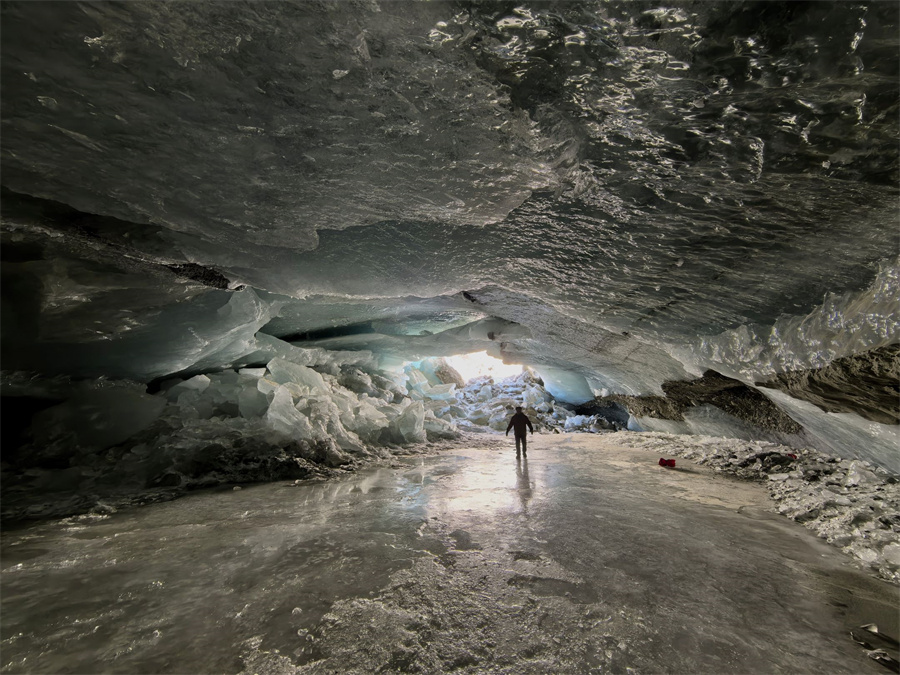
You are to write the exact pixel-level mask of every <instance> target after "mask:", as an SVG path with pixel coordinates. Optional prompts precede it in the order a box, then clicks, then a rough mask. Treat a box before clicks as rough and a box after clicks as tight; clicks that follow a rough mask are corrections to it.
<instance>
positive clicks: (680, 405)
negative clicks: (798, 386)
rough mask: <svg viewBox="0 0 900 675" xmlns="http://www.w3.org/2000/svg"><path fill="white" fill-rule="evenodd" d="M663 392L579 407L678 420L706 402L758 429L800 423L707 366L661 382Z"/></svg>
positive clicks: (786, 429) (793, 428)
mask: <svg viewBox="0 0 900 675" xmlns="http://www.w3.org/2000/svg"><path fill="white" fill-rule="evenodd" d="M662 389H663V391H664V392H665V396H624V395H621V394H614V395H610V396H606V397H601V398H597V399H595V400H594V401H593V402H592V403H591V404H590V405H589V406H588V407H586V406H584V405H583V406H580V407H579V408H578V409H579V410H595V409H596V410H600V409H602V408H604V407H608V406H609V405H618V406H621V407H624V408H626V409H627V410H628V411H629V412H630V413H631V414H632V415H634V416H635V417H655V418H658V419H665V420H676V421H681V420H683V419H684V416H683V413H684V411H686V410H688V409H689V408H693V407H696V406H700V405H703V404H708V405H712V406H715V407H716V408H719V409H720V410H723V411H725V412H727V413H728V414H730V415H733V416H734V417H736V418H738V419H741V420H744V421H746V422H749V423H751V424H753V425H755V426H757V427H759V428H761V429H765V430H768V431H778V432H783V433H788V434H796V433H798V432H800V431H801V430H802V427H801V426H800V425H799V424H797V423H796V422H795V421H794V420H792V419H791V418H790V417H788V416H787V415H786V414H785V413H784V412H782V411H781V410H780V409H779V408H778V407H777V406H776V405H775V404H774V403H772V402H771V401H770V400H769V399H767V398H766V397H765V396H763V395H762V394H760V393H759V392H758V391H756V390H755V389H753V388H751V387H748V386H747V385H746V384H744V383H743V382H740V381H738V380H735V379H732V378H730V377H725V376H724V375H720V374H719V373H716V372H715V371H712V370H708V371H706V372H705V373H704V374H703V377H701V378H698V379H695V380H690V381H669V382H664V383H663V385H662Z"/></svg>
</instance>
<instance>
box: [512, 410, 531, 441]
mask: <svg viewBox="0 0 900 675" xmlns="http://www.w3.org/2000/svg"><path fill="white" fill-rule="evenodd" d="M526 426H527V427H528V428H529V429H531V433H534V427H533V426H531V420H530V419H528V415H526V414H525V413H523V412H517V413H516V414H515V415H513V416H512V419H511V420H510V421H509V426H508V427H506V433H509V430H510V429H515V430H516V431H515V434H516V436H524V435H525V427H526Z"/></svg>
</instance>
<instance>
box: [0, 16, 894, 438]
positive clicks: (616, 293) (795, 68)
mask: <svg viewBox="0 0 900 675" xmlns="http://www.w3.org/2000/svg"><path fill="white" fill-rule="evenodd" d="M898 36H900V31H898V10H897V5H896V4H895V3H891V2H873V3H867V2H852V3H851V2H830V3H821V2H813V3H803V2H790V3H780V2H772V3H770V2H684V1H679V2H672V3H666V4H662V5H661V4H657V3H654V2H615V1H612V2H603V1H599V0H592V1H584V2H581V1H567V2H522V3H515V2H462V1H460V2H394V1H392V2H388V1H383V2H376V1H375V0H358V1H351V0H348V1H346V2H329V1H324V0H322V1H312V0H310V1H305V2H247V3H243V2H168V3H160V2H111V3H91V2H79V3H74V2H3V3H2V186H3V193H2V210H3V212H2V216H3V229H2V249H0V250H2V255H3V286H2V291H3V315H2V331H3V334H2V338H3V344H2V346H3V352H2V359H3V364H2V365H3V369H4V372H5V373H7V374H9V373H17V372H18V373H21V372H29V373H35V372H36V373H39V374H42V375H60V374H63V375H70V376H73V377H79V378H90V377H101V376H105V377H111V378H129V379H132V380H137V381H139V382H150V381H151V380H154V379H156V378H162V377H165V376H167V375H171V374H173V373H190V372H205V371H212V370H215V369H217V368H223V367H228V366H231V365H234V364H244V363H251V362H253V361H254V358H257V360H258V354H259V353H264V352H265V345H264V342H265V339H266V338H265V336H266V335H273V336H276V337H280V338H283V339H286V340H290V341H295V342H297V343H300V342H302V343H304V344H309V345H313V346H320V347H325V348H330V349H350V350H354V349H371V350H373V351H374V352H375V353H376V354H379V355H380V356H381V357H382V358H383V359H384V362H385V363H386V364H387V363H390V362H396V361H402V360H403V359H415V358H421V357H422V356H428V355H448V354H453V353H460V352H465V351H478V350H482V349H487V350H488V351H489V352H490V353H492V354H494V355H496V356H502V357H504V358H505V359H506V360H508V361H514V362H521V363H526V364H531V365H534V366H537V367H538V368H539V369H543V371H542V372H543V373H546V374H547V378H549V379H550V380H554V379H555V380H558V382H557V383H558V384H559V383H561V384H559V386H560V387H562V388H563V389H565V388H566V387H569V391H570V392H571V391H574V390H577V389H578V387H575V388H574V390H573V389H572V387H570V386H569V385H570V384H571V382H570V380H566V377H567V375H566V374H567V373H568V374H573V373H574V374H576V375H577V376H578V377H581V378H583V382H582V384H581V385H580V386H581V391H582V392H586V393H584V395H579V394H578V391H575V393H572V396H571V397H572V398H582V399H583V398H588V397H590V396H591V395H593V394H599V393H609V394H634V395H637V394H661V393H662V385H663V383H664V382H667V381H678V380H690V379H693V378H696V377H698V376H699V375H701V374H702V373H703V372H704V371H706V370H707V369H712V370H715V371H716V372H718V373H721V374H723V375H726V376H729V377H733V378H737V379H740V380H742V381H743V382H745V383H747V384H751V385H752V384H753V383H755V382H763V381H769V382H777V381H779V380H777V379H776V378H777V376H778V375H780V374H784V373H806V372H807V371H810V370H816V371H817V372H826V371H824V370H823V369H824V368H827V367H833V368H836V369H837V370H839V371H841V368H840V367H839V366H840V364H842V363H849V362H852V363H853V364H856V365H855V366H854V367H855V368H856V371H853V372H857V373H862V375H866V376H868V375H870V374H871V373H869V372H868V371H869V370H871V368H869V369H868V370H867V366H866V363H869V362H870V361H871V360H872V359H874V360H875V361H877V363H878V364H880V366H879V368H881V369H882V371H881V372H882V375H883V373H884V372H887V373H888V375H887V376H886V379H887V381H888V382H890V380H891V378H894V382H896V372H897V352H896V350H892V345H895V344H896V343H897V342H898V330H897V328H898V321H897V308H898V289H900V272H898V267H897V259H896V258H897V252H898V232H900V228H898V82H900V77H898V75H900V68H898V46H900V44H898V43H900V38H898ZM260 336H262V337H260ZM885 350H887V351H885ZM254 354H256V355H257V356H256V357H254ZM885 354H887V355H888V356H887V360H885V358H886V357H885ZM869 355H872V359H869ZM876 357H877V358H876ZM860 364H862V365H860ZM891 369H893V370H891ZM845 370H846V369H844V371H841V372H842V373H843V374H842V375H841V377H844V378H846V377H848V376H847V373H846V372H845ZM851 375H852V373H851ZM799 377H800V376H799V375H796V376H794V379H793V380H791V379H790V377H787V378H782V380H781V381H782V383H784V382H788V384H785V385H784V387H783V388H785V390H789V389H790V386H789V385H790V382H792V381H793V382H795V384H796V382H797V379H798V378H799ZM803 377H806V376H805V375H804V376H803ZM807 379H808V378H807ZM825 379H827V378H825ZM851 379H852V377H851ZM857 381H858V378H857ZM579 382H581V381H580V380H579ZM804 382H807V380H804ZM884 382H885V377H884V376H883V377H882V379H881V380H879V381H878V382H876V383H875V384H872V385H871V386H868V387H866V386H862V387H858V389H859V391H854V392H853V394H852V395H847V396H845V397H844V400H843V401H837V399H840V398H841V397H840V396H837V397H836V396H835V395H834V394H833V392H832V393H831V394H829V393H828V392H827V391H825V389H827V386H824V385H823V387H820V389H822V391H820V392H819V395H820V397H824V398H825V399H828V400H829V401H831V403H830V404H829V405H832V411H842V412H849V413H858V412H859V411H860V410H862V409H863V408H865V405H863V404H861V403H860V402H865V401H866V400H867V399H881V400H884V399H888V400H890V398H891V396H893V397H894V399H896V387H894V388H893V389H892V388H891V386H889V385H887V386H886V385H885V384H884ZM804 386H805V385H804ZM798 387H799V388H797V391H795V392H794V393H798V392H799V389H802V388H803V386H799V385H798ZM807 388H808V387H807ZM810 400H811V399H810ZM814 402H815V401H814ZM820 402H821V401H820ZM895 404H896V401H895ZM888 407H890V405H889V406H888ZM895 407H896V405H895ZM823 409H824V408H823ZM888 417H890V415H888ZM881 421H884V420H881ZM894 422H895V423H896V419H895V420H894Z"/></svg>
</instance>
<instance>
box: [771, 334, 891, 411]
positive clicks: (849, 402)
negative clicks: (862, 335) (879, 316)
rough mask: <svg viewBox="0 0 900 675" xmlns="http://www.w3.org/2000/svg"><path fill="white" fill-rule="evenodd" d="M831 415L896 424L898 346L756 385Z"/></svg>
mask: <svg viewBox="0 0 900 675" xmlns="http://www.w3.org/2000/svg"><path fill="white" fill-rule="evenodd" d="M757 384H758V386H761V387H769V388H773V389H780V390H781V391H783V392H785V393H787V394H790V395H791V396H793V397H795V398H799V399H803V400H804V401H809V402H810V403H813V404H815V405H817V406H819V407H820V408H822V410H826V411H828V412H833V413H846V412H852V413H856V414H857V415H861V416H862V417H865V418H866V419H868V420H872V421H873V422H879V423H880V424H900V345H890V346H887V347H880V348H878V349H873V350H872V351H869V352H865V353H863V354H854V355H853V356H846V357H841V358H838V359H835V360H834V361H832V362H831V363H829V364H827V365H825V366H823V367H822V368H819V369H818V370H801V371H794V372H789V373H781V374H779V375H777V376H776V377H775V378H773V379H771V380H767V381H766V382H759V383H757Z"/></svg>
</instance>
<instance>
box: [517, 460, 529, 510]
mask: <svg viewBox="0 0 900 675" xmlns="http://www.w3.org/2000/svg"><path fill="white" fill-rule="evenodd" d="M516 492H517V493H518V495H519V501H520V502H522V511H523V512H525V513H528V502H530V501H531V492H532V490H531V480H530V479H529V478H528V457H525V459H522V460H520V459H519V458H518V457H517V458H516Z"/></svg>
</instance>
